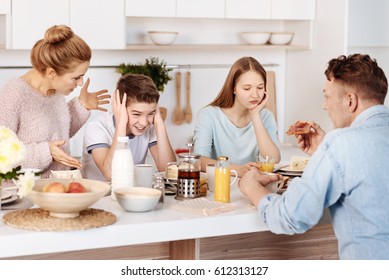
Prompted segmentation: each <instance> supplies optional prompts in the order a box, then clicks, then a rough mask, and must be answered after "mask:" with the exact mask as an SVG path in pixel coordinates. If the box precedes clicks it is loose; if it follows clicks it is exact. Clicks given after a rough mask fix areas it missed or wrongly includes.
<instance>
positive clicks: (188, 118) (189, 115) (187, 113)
mask: <svg viewBox="0 0 389 280" xmlns="http://www.w3.org/2000/svg"><path fill="white" fill-rule="evenodd" d="M185 121H186V122H187V123H191V122H192V109H191V108H190V72H189V71H188V72H186V108H185Z"/></svg>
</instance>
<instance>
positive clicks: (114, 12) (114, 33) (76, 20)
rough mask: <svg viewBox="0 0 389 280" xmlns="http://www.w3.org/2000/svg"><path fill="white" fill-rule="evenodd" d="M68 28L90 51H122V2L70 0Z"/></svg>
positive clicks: (124, 30)
mask: <svg viewBox="0 0 389 280" xmlns="http://www.w3.org/2000/svg"><path fill="white" fill-rule="evenodd" d="M70 26H71V27H72V29H73V31H74V32H75V33H76V34H77V35H79V36H80V37H81V38H83V39H84V40H85V41H86V42H87V43H88V44H89V46H90V47H91V48H92V49H106V50H110V49H124V48H125V46H126V17H125V15H124V0H115V1H112V0H70Z"/></svg>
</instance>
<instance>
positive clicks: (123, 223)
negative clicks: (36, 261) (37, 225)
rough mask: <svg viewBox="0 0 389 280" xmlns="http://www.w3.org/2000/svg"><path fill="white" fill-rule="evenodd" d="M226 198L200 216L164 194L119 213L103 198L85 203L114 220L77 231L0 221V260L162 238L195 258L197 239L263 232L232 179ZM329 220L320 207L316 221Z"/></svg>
mask: <svg viewBox="0 0 389 280" xmlns="http://www.w3.org/2000/svg"><path fill="white" fill-rule="evenodd" d="M207 198H208V199H210V200H212V199H213V193H208V197H207ZM231 202H232V203H234V204H235V206H236V209H235V210H233V211H230V212H226V213H220V214H217V215H214V216H203V215H200V214H192V213H189V212H180V211H177V210H174V209H171V207H170V206H171V205H172V204H174V203H177V200H175V199H174V197H173V196H170V197H166V199H165V203H164V204H158V206H157V207H156V208H155V209H154V210H153V211H150V212H143V213H132V212H125V211H124V210H123V209H122V208H120V206H119V204H118V203H117V202H116V201H113V200H112V199H111V197H110V196H107V197H104V198H103V199H101V200H100V201H98V202H97V203H96V204H94V205H92V206H91V207H92V208H98V209H104V210H106V211H109V212H111V213H113V214H115V215H116V216H117V222H116V223H114V224H113V225H110V226H107V227H100V228H95V229H88V230H81V231H67V232H39V231H29V230H21V229H16V228H13V227H10V226H7V225H4V224H3V222H2V221H1V223H0V244H1V249H0V258H14V257H22V256H31V255H39V254H53V253H59V252H77V251H82V250H91V249H99V248H108V249H109V248H112V247H120V246H128V245H139V244H151V243H160V242H168V243H169V253H168V254H169V256H168V257H169V258H170V259H192V258H193V259H195V258H199V252H198V250H199V244H198V242H197V241H198V240H201V239H207V238H208V239H209V238H214V237H225V236H235V235H241V234H247V233H259V232H267V233H269V230H268V228H267V226H266V225H265V224H264V223H263V222H262V219H261V218H260V217H259V215H258V213H257V210H256V209H255V208H254V206H253V205H252V204H250V202H249V200H248V199H247V198H246V197H245V196H244V195H243V194H242V193H241V192H240V191H239V189H238V188H237V184H236V183H235V184H234V185H233V186H232V190H231ZM5 213H6V211H2V212H0V218H2V216H3V215H4V214H5ZM330 223H331V221H330V217H329V215H328V211H326V212H325V214H324V215H323V218H322V219H321V221H320V224H324V225H325V224H330ZM331 229H332V227H331ZM272 235H273V234H272ZM274 236H275V235H274ZM234 239H235V238H234ZM80 258H82V257H80Z"/></svg>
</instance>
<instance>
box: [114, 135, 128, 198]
mask: <svg viewBox="0 0 389 280" xmlns="http://www.w3.org/2000/svg"><path fill="white" fill-rule="evenodd" d="M111 175H112V177H111V183H112V190H111V197H112V199H114V200H116V197H115V194H114V192H113V191H114V189H117V188H130V187H133V186H134V161H133V159H132V153H131V150H130V146H129V139H128V136H120V137H118V142H117V145H116V149H115V152H114V154H113V159H112V171H111Z"/></svg>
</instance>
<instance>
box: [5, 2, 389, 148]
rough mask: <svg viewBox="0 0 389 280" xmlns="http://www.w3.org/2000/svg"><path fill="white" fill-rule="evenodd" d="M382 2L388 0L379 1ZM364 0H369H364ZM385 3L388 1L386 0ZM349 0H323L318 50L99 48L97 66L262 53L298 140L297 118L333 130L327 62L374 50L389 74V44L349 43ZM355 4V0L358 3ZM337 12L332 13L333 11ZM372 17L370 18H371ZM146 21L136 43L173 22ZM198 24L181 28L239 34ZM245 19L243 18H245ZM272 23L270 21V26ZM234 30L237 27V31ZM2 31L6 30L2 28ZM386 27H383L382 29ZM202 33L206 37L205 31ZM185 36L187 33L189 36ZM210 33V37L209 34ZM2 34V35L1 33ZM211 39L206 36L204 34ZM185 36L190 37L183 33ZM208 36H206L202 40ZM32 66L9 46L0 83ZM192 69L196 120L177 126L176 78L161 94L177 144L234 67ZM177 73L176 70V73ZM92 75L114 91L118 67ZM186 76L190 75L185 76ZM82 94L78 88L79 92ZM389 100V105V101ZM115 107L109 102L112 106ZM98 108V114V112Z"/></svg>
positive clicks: (228, 26)
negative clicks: (327, 107)
mask: <svg viewBox="0 0 389 280" xmlns="http://www.w3.org/2000/svg"><path fill="white" fill-rule="evenodd" d="M359 1H362V0H359ZM375 1H378V2H379V1H382V0H375ZM362 2H363V1H362ZM384 2H385V1H384ZM348 3H349V1H348V0H317V9H316V10H317V12H316V20H315V22H314V25H313V30H312V31H313V49H312V50H307V51H287V52H285V51H282V50H279V51H274V50H273V51H225V50H223V49H220V50H218V51H207V50H196V51H94V53H93V58H92V63H91V65H92V66H114V65H118V64H120V63H122V62H125V63H129V62H131V63H143V62H144V60H145V59H146V58H148V57H150V56H154V57H159V58H160V59H164V60H165V61H166V62H167V63H168V65H176V64H232V63H233V62H234V61H235V60H236V59H238V58H240V57H241V56H245V55H250V56H254V57H256V58H257V59H258V60H259V61H260V62H261V63H264V64H268V63H276V64H278V65H279V66H278V67H273V68H268V70H273V71H275V72H276V90H277V111H278V122H279V133H280V139H281V141H285V142H291V143H294V138H293V137H286V136H285V134H284V132H285V130H286V128H287V127H288V125H290V124H292V123H294V122H295V121H296V120H299V119H303V120H314V121H316V122H318V123H319V124H320V125H322V127H323V128H324V129H326V130H327V131H328V130H331V129H332V124H331V122H330V119H329V118H328V116H327V114H326V112H324V111H323V110H322V89H323V85H324V83H325V76H324V70H325V68H326V65H327V62H328V61H329V60H330V59H332V58H334V57H337V56H339V55H341V54H347V52H355V51H358V52H359V51H361V52H364V53H370V54H372V56H374V57H376V58H377V60H378V63H379V64H380V65H381V66H382V67H383V68H384V70H385V72H386V73H388V74H389V56H388V54H389V48H387V47H386V48H377V47H369V48H366V47H364V48H363V47H358V48H351V47H349V48H348V47H347V46H348V41H347V40H348V37H347V31H348V17H347V15H348ZM352 3H354V2H352ZM329 15H331V16H329ZM366 20H369V19H368V18H367V19H366ZM141 22H142V21H141V20H133V22H132V21H130V22H129V23H130V24H132V23H133V24H134V26H135V25H136V26H137V28H140V29H139V30H140V31H139V30H138V29H136V30H135V29H132V30H131V29H129V32H130V33H129V34H128V36H127V37H128V38H129V40H130V41H131V42H130V43H134V42H135V43H141V42H143V41H142V40H146V43H147V39H146V38H144V37H141V34H144V31H145V30H148V29H152V28H154V27H156V26H159V27H161V28H163V27H166V26H168V24H169V21H166V22H164V21H163V20H155V21H147V23H145V24H144V25H141V26H140V27H139V24H140V23H141ZM196 22H197V23H198V24H200V25H202V26H204V28H203V29H204V30H205V31H204V34H197V33H195V32H196V30H198V29H196V28H194V26H193V21H188V20H179V21H178V23H179V24H178V25H177V28H178V30H179V31H180V32H182V33H183V32H184V31H185V30H189V31H191V32H192V33H193V32H194V33H195V34H197V35H198V36H195V37H194V39H193V40H195V41H194V42H195V43H204V42H209V41H212V40H214V41H215V43H220V42H221V41H222V39H221V38H224V36H232V34H236V33H237V31H238V29H237V27H236V26H234V24H238V22H237V21H229V22H228V23H226V22H224V21H212V20H208V21H206V20H199V21H196ZM207 24H212V26H213V30H215V29H217V30H220V36H216V37H214V36H215V34H214V33H212V32H210V31H207V28H206V27H207ZM240 24H241V23H240ZM256 28H257V27H256V25H255V22H251V21H248V23H247V30H255V29H256ZM264 28H266V25H265V27H264ZM231 30H232V31H231ZM0 32H1V31H0ZM378 32H383V30H378ZM200 35H201V36H200ZM183 36H184V35H183ZM204 36H205V37H204ZM1 37H2V36H0V38H1ZM203 38H205V39H203ZM178 40H184V41H185V42H186V41H187V40H188V38H185V37H183V38H179V39H178ZM202 40H204V41H202ZM229 40H230V42H229V43H237V42H239V38H237V37H231V38H230V37H229ZM177 43H179V41H178V42H177ZM10 65H11V66H27V65H30V63H29V52H27V51H5V50H0V86H1V85H2V84H3V83H4V82H5V81H6V80H7V79H8V78H10V77H13V76H18V75H21V74H22V73H24V72H25V71H26V69H2V68H1V67H2V66H10ZM187 70H190V71H191V73H192V90H191V101H192V104H191V105H192V112H193V121H192V123H190V124H183V125H180V126H176V125H174V124H172V121H171V118H172V116H171V114H172V111H173V110H174V108H175V104H176V103H175V85H174V81H171V82H169V84H168V85H167V86H166V88H165V92H164V93H163V94H162V96H161V99H160V104H161V106H165V107H167V108H168V116H167V120H166V125H167V129H168V133H169V135H170V139H171V143H172V146H173V148H174V149H176V148H182V147H185V144H186V142H187V141H188V139H189V138H190V137H191V136H192V135H193V128H194V125H195V122H196V114H197V112H198V111H199V109H200V108H202V107H203V106H205V105H207V104H208V103H209V102H210V101H211V100H213V98H214V97H215V96H216V95H217V93H218V92H219V90H220V88H221V86H222V84H223V82H224V80H225V77H226V75H227V72H228V70H229V69H228V68H196V69H180V71H181V72H182V73H183V74H184V73H185V71H187ZM172 75H173V76H174V72H173V73H172ZM86 76H89V77H91V80H92V83H91V86H90V90H92V91H93V90H99V89H102V88H107V89H108V90H109V91H110V92H112V90H113V89H114V87H115V84H116V80H117V78H118V77H119V75H118V74H117V73H115V70H114V68H91V69H90V70H89V71H88V73H87V75H86ZM183 78H184V75H183ZM184 88H185V83H184V82H183V85H182V93H181V94H182V95H181V107H182V108H185V90H184ZM74 94H78V92H76V93H74ZM388 102H389V101H388V99H387V101H386V104H388ZM108 108H109V106H108ZM98 114H99V112H94V113H93V115H92V118H93V117H95V116H96V115H98ZM82 138H83V130H81V131H80V133H79V134H78V135H77V136H76V137H75V139H73V140H72V143H71V147H72V153H73V154H74V155H76V156H79V155H81V147H82Z"/></svg>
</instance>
